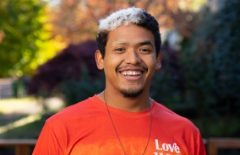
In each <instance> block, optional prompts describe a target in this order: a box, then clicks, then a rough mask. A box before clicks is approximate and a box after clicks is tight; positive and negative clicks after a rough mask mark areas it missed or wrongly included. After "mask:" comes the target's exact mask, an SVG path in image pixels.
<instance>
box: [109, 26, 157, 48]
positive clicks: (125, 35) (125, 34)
mask: <svg viewBox="0 0 240 155" xmlns="http://www.w3.org/2000/svg"><path fill="white" fill-rule="evenodd" d="M146 41H148V42H151V43H152V45H155V44H154V36H153V34H152V32H151V31H149V30H148V29H146V28H144V27H141V26H138V25H136V24H130V25H127V26H125V25H124V26H119V27H117V28H116V29H114V30H112V31H110V32H109V34H108V41H107V46H108V45H114V44H120V43H131V44H134V43H140V42H146Z"/></svg>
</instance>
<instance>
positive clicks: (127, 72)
mask: <svg viewBox="0 0 240 155" xmlns="http://www.w3.org/2000/svg"><path fill="white" fill-rule="evenodd" d="M120 73H121V74H122V75H123V76H139V75H141V74H143V72H142V71H122V72H120Z"/></svg>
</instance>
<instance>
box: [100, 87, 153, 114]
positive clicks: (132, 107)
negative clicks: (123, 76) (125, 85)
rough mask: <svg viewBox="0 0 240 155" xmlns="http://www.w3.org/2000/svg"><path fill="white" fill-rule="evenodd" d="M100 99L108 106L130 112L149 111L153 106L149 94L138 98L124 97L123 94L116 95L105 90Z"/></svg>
mask: <svg viewBox="0 0 240 155" xmlns="http://www.w3.org/2000/svg"><path fill="white" fill-rule="evenodd" d="M98 97H99V98H100V99H101V100H102V101H103V102H105V103H106V104H107V105H108V106H111V107H114V108H117V109H120V110H125V111H129V112H139V111H143V110H146V109H148V108H149V107H150V106H151V99H150V98H149V96H148V94H144V92H142V94H140V95H139V96H138V97H134V98H131V97H124V96H123V95H122V94H114V95H112V93H111V92H108V91H107V90H104V91H103V92H101V93H100V94H98Z"/></svg>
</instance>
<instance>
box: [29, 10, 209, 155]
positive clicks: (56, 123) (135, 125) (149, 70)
mask: <svg viewBox="0 0 240 155" xmlns="http://www.w3.org/2000/svg"><path fill="white" fill-rule="evenodd" d="M97 42H98V46H99V50H97V51H96V54H95V59H96V64H97V67H98V68H99V69H101V70H104V72H105V76H106V87H105V90H104V91H103V92H101V93H100V94H97V95H94V96H93V97H90V98H88V99H86V100H84V101H81V102H79V103H77V104H75V105H72V106H70V107H67V108H65V109H64V110H62V111H61V112H59V113H57V114H56V115H54V116H52V117H51V118H49V119H48V120H47V121H46V123H45V125H44V127H43V129H42V132H41V134H40V137H39V139H38V142H37V144H36V147H35V150H34V152H33V155H93V154H94V155H113V154H114V155H142V154H145V155H205V150H204V145H203V142H202V138H201V135H200V133H199V130H198V129H197V128H196V127H195V126H194V125H193V124H192V123H191V122H190V121H189V120H187V119H185V118H183V117H181V116H178V115H177V114H175V113H174V112H172V111H171V110H169V109H167V108H166V107H164V106H163V105H161V104H159V103H157V102H155V101H154V100H153V99H151V98H150V97H149V89H150V81H151V79H152V76H153V74H154V72H155V70H158V69H160V68H161V58H162V54H161V53H159V51H160V46H161V39H160V33H159V27H158V23H157V21H156V20H155V19H154V18H153V17H152V16H151V15H150V14H148V13H147V12H145V11H144V10H142V9H139V8H134V7H132V8H128V9H123V10H119V11H117V12H115V13H113V14H111V15H110V16H108V17H107V18H106V19H103V20H100V24H99V33H98V35H97ZM79 93H81V92H79Z"/></svg>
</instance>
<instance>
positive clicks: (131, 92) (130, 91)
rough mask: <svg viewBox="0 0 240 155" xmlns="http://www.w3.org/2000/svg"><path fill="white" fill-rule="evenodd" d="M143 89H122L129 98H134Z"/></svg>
mask: <svg viewBox="0 0 240 155" xmlns="http://www.w3.org/2000/svg"><path fill="white" fill-rule="evenodd" d="M142 92H143V89H137V90H136V89H122V90H121V93H122V94H123V96H124V97H127V98H134V97H138V96H139V95H140V94H142Z"/></svg>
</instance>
